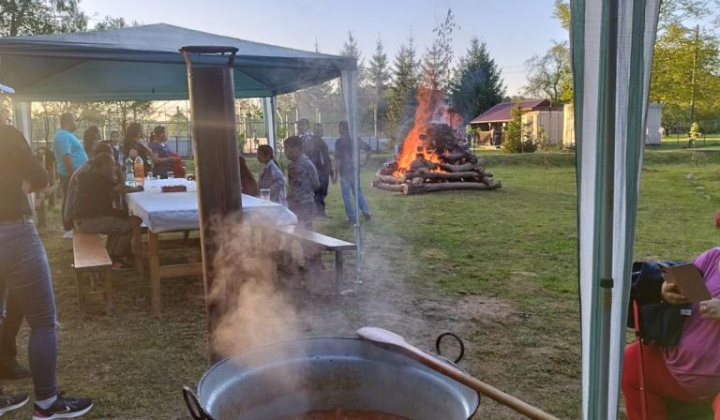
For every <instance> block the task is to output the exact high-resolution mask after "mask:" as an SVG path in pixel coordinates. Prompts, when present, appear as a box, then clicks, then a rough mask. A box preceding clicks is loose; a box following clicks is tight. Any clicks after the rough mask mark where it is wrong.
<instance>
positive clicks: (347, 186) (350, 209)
mask: <svg viewBox="0 0 720 420" xmlns="http://www.w3.org/2000/svg"><path fill="white" fill-rule="evenodd" d="M340 188H341V189H342V197H343V202H344V203H345V214H346V215H347V218H348V219H350V221H351V222H354V221H355V200H353V197H354V196H355V180H354V179H349V178H345V177H340ZM358 204H359V206H360V212H361V213H362V214H370V208H369V207H368V205H367V201H365V194H363V191H362V188H360V187H358Z"/></svg>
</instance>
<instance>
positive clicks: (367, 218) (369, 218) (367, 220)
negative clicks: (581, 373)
mask: <svg viewBox="0 0 720 420" xmlns="http://www.w3.org/2000/svg"><path fill="white" fill-rule="evenodd" d="M363 219H365V221H366V222H369V221H371V220H372V216H371V215H370V213H363Z"/></svg>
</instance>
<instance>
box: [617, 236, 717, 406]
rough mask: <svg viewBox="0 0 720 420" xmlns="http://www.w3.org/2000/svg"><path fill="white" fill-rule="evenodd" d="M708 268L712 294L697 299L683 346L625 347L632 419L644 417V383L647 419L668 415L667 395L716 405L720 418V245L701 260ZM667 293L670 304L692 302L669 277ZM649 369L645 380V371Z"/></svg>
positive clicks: (625, 391) (625, 386) (626, 390)
mask: <svg viewBox="0 0 720 420" xmlns="http://www.w3.org/2000/svg"><path fill="white" fill-rule="evenodd" d="M693 264H694V265H695V266H696V267H697V268H698V269H699V270H700V271H701V272H702V273H703V277H704V280H705V286H707V289H708V291H709V292H710V295H712V296H713V298H712V299H710V300H707V301H702V302H694V303H692V307H691V312H690V315H688V316H687V319H686V321H685V325H684V327H683V332H682V337H681V339H680V342H679V343H678V345H677V346H672V347H668V348H660V347H658V346H655V345H652V344H650V345H648V344H642V369H641V366H640V363H641V362H640V351H641V349H640V346H641V344H640V343H639V342H635V343H633V344H630V345H629V346H627V347H626V349H625V365H624V368H623V377H622V391H623V395H624V396H625V406H626V408H627V417H628V420H636V419H638V420H639V419H642V418H643V404H642V393H643V391H642V390H641V386H640V385H641V384H644V387H645V409H646V410H647V411H646V413H647V416H646V417H644V418H646V419H653V420H665V419H667V411H666V408H665V399H672V400H677V401H686V402H702V401H707V402H711V403H712V404H713V410H714V412H715V417H714V418H715V420H720V397H718V394H719V393H720V351H718V345H720V299H718V298H719V297H720V266H719V264H720V248H713V249H711V250H709V251H706V252H704V253H703V254H702V255H700V256H699V257H698V258H696V259H695V261H694V262H693ZM661 292H662V298H663V300H664V301H665V302H666V303H668V304H670V305H685V304H688V303H691V302H690V300H689V299H688V298H686V297H685V296H684V295H683V294H682V292H681V291H680V287H678V285H677V284H672V283H670V282H668V281H665V282H664V283H663V285H662V290H661ZM641 371H642V372H643V374H644V383H643V382H642V381H641V378H640V372H641Z"/></svg>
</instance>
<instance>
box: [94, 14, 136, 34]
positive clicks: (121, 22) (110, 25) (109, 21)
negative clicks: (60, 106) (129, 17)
mask: <svg viewBox="0 0 720 420" xmlns="http://www.w3.org/2000/svg"><path fill="white" fill-rule="evenodd" d="M138 25H139V23H138V22H137V21H132V23H130V24H128V23H127V22H125V19H124V18H121V17H120V18H114V17H112V16H105V19H103V20H102V21H100V22H98V23H96V24H95V26H94V27H93V30H95V31H106V30H108V29H120V28H127V27H128V26H138Z"/></svg>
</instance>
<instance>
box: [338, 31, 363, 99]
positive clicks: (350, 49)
mask: <svg viewBox="0 0 720 420" xmlns="http://www.w3.org/2000/svg"><path fill="white" fill-rule="evenodd" d="M340 55H341V56H343V57H352V58H354V59H355V60H356V61H357V70H358V86H363V85H364V84H365V59H364V58H363V56H362V52H361V51H360V47H359V46H358V42H357V38H355V35H354V34H353V32H352V31H348V38H347V40H345V42H344V43H343V47H342V49H341V50H340Z"/></svg>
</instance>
